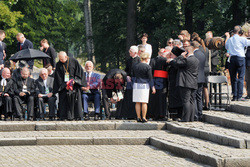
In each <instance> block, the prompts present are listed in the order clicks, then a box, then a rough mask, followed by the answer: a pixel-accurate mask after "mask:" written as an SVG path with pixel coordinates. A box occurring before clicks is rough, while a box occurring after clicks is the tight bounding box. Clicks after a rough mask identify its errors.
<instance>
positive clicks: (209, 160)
mask: <svg viewBox="0 0 250 167" xmlns="http://www.w3.org/2000/svg"><path fill="white" fill-rule="evenodd" d="M149 143H150V145H152V146H154V147H156V148H158V149H161V150H165V151H169V152H172V153H174V154H176V155H178V156H181V157H185V158H190V159H193V160H195V161H197V162H200V163H204V164H208V165H211V166H218V167H222V166H224V162H223V159H221V158H220V157H217V156H214V155H210V154H206V153H203V152H201V151H199V150H196V149H194V148H191V147H187V146H180V145H178V144H175V143H170V142H168V141H164V140H161V139H158V138H155V137H150V138H149Z"/></svg>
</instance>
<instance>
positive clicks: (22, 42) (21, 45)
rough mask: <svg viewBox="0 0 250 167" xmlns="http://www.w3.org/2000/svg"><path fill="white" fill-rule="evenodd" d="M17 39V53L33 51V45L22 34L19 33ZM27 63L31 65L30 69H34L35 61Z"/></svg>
mask: <svg viewBox="0 0 250 167" xmlns="http://www.w3.org/2000/svg"><path fill="white" fill-rule="evenodd" d="M16 39H17V41H18V43H17V51H20V50H23V49H33V43H32V42H31V41H30V40H28V39H26V38H25V37H24V35H23V34H22V33H18V34H17V35H16ZM27 63H28V65H29V69H31V70H32V69H33V65H34V60H33V59H31V60H27Z"/></svg>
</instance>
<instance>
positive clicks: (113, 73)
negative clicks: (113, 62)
mask: <svg viewBox="0 0 250 167" xmlns="http://www.w3.org/2000/svg"><path fill="white" fill-rule="evenodd" d="M126 83H127V73H126V72H125V71H123V70H120V69H112V70H110V71H109V72H108V73H107V74H106V75H105V77H104V78H103V83H102V95H103V105H104V110H105V115H106V117H107V119H111V114H110V109H109V103H108V101H109V100H108V99H109V98H110V101H111V103H117V109H116V117H118V116H120V113H121V107H122V106H121V104H122V100H123V97H124V88H125V85H126ZM115 96H116V99H115V98H114V97H115Z"/></svg>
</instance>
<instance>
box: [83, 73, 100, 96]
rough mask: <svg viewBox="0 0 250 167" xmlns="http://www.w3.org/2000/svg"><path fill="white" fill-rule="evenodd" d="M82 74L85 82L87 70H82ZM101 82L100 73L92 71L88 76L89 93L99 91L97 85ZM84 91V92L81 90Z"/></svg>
mask: <svg viewBox="0 0 250 167" xmlns="http://www.w3.org/2000/svg"><path fill="white" fill-rule="evenodd" d="M84 76H85V77H86V83H87V72H84ZM100 84H101V75H100V74H97V73H94V72H92V74H91V76H90V82H89V86H90V92H91V93H96V92H99V90H98V89H99V87H100ZM83 93H85V92H83Z"/></svg>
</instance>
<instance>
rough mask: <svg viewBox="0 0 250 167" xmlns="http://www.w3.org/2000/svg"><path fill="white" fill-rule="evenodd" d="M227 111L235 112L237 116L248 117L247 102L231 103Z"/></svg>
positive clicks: (249, 110) (249, 107) (249, 113)
mask: <svg viewBox="0 0 250 167" xmlns="http://www.w3.org/2000/svg"><path fill="white" fill-rule="evenodd" d="M228 110H229V111H230V112H235V113H239V114H245V115H250V106H249V101H247V102H238V101H237V102H233V103H231V105H230V106H229V107H228Z"/></svg>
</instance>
